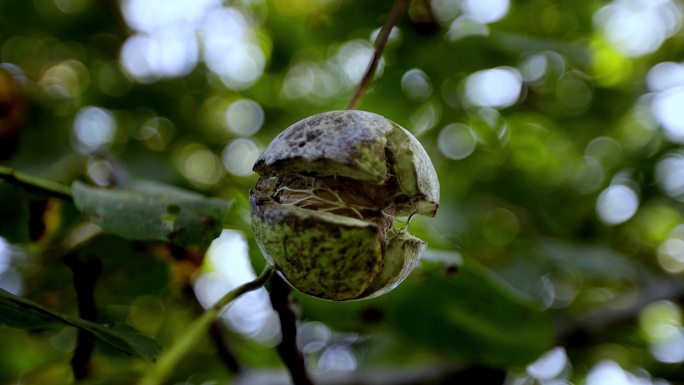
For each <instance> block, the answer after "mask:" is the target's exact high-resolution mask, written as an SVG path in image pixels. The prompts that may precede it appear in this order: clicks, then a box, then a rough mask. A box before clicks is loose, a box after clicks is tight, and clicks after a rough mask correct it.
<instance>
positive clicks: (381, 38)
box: [347, 0, 408, 110]
mask: <svg viewBox="0 0 684 385" xmlns="http://www.w3.org/2000/svg"><path fill="white" fill-rule="evenodd" d="M407 4H408V3H407V1H406V0H396V2H395V3H394V6H393V7H392V10H391V11H390V14H389V16H388V17H387V21H386V22H385V25H383V26H382V29H381V30H380V33H378V37H377V38H375V50H374V52H373V58H372V59H371V61H370V63H369V64H368V68H366V73H365V74H364V75H363V78H361V82H359V86H358V88H357V89H356V93H355V94H354V96H353V97H352V98H351V100H350V101H349V105H348V106H347V109H348V110H353V109H356V107H357V106H358V105H359V103H360V102H361V99H362V98H363V95H364V94H365V93H366V89H367V88H368V86H369V85H370V82H371V80H372V79H373V75H374V74H375V69H376V68H377V67H378V63H379V62H380V58H381V57H382V51H383V50H384V49H385V44H387V40H388V39H389V35H390V32H392V27H394V25H395V24H396V23H397V21H398V20H399V17H400V16H401V14H402V13H403V12H404V10H405V9H406V5H407Z"/></svg>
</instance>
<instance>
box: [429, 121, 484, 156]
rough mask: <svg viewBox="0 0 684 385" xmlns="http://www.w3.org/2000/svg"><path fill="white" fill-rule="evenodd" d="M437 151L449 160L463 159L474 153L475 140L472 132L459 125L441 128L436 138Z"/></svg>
mask: <svg viewBox="0 0 684 385" xmlns="http://www.w3.org/2000/svg"><path fill="white" fill-rule="evenodd" d="M437 143H438V145H439V149H440V150H441V151H442V154H444V156H446V157H447V158H450V159H456V160H459V159H464V158H467V157H468V156H469V155H470V154H472V153H473V151H475V147H476V146H477V139H475V134H474V133H473V130H472V129H471V128H470V127H468V126H466V125H465V124H461V123H452V124H449V125H447V126H446V127H444V128H442V131H440V133H439V138H438V142H437Z"/></svg>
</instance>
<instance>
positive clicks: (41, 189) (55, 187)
mask: <svg viewBox="0 0 684 385" xmlns="http://www.w3.org/2000/svg"><path fill="white" fill-rule="evenodd" d="M0 180H4V181H7V182H9V183H12V184H15V185H17V186H20V187H22V188H24V189H26V190H29V191H34V192H38V193H42V194H47V195H50V196H54V197H56V198H60V199H64V200H68V201H70V200H72V199H73V198H72V196H71V188H69V186H65V185H63V184H61V183H57V182H53V181H51V180H47V179H42V178H37V177H35V176H32V175H29V174H25V173H23V172H20V171H16V170H14V169H12V168H9V167H5V166H0Z"/></svg>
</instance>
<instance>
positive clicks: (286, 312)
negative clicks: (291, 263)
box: [269, 274, 313, 385]
mask: <svg viewBox="0 0 684 385" xmlns="http://www.w3.org/2000/svg"><path fill="white" fill-rule="evenodd" d="M291 292H292V289H291V288H290V286H288V284H287V283H285V281H284V280H283V279H282V278H280V276H279V275H277V274H276V275H274V276H273V278H272V279H271V290H270V294H269V295H270V298H271V304H272V306H273V310H275V311H276V312H277V313H278V317H279V318H280V334H281V335H282V339H281V341H280V343H279V344H278V347H277V348H276V349H277V350H278V354H279V355H280V359H281V360H282V361H283V363H284V364H285V366H286V367H287V370H288V371H289V372H290V377H291V378H292V382H293V383H294V384H295V385H313V381H311V377H310V376H309V373H308V372H307V371H306V365H305V364H304V357H303V356H302V353H301V352H300V351H299V348H298V347H297V317H296V315H295V312H294V311H293V310H292V301H291V298H290V293H291Z"/></svg>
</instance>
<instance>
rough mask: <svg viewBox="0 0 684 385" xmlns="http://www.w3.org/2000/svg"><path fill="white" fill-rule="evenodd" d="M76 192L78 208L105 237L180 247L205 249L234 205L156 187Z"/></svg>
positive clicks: (140, 184) (140, 185)
mask: <svg viewBox="0 0 684 385" xmlns="http://www.w3.org/2000/svg"><path fill="white" fill-rule="evenodd" d="M72 191H73V196H74V203H75V204H76V207H78V208H79V209H80V210H81V212H82V213H83V214H84V215H85V216H86V217H87V218H88V219H89V220H90V221H91V222H93V223H95V224H97V225H99V226H100V227H102V230H103V231H104V232H106V233H110V234H115V235H118V236H121V237H124V238H127V239H133V240H158V241H167V242H171V243H175V244H178V245H181V246H191V245H202V246H206V245H208V244H209V243H210V242H211V241H212V240H214V239H215V238H216V237H218V236H219V234H220V233H221V230H222V229H223V218H224V217H225V215H226V213H227V211H228V209H229V207H230V205H231V203H230V202H229V201H226V200H222V199H217V198H207V197H205V196H202V195H200V194H196V193H193V192H190V191H185V190H182V189H179V188H176V187H173V186H168V185H163V184H160V183H155V182H143V181H138V182H135V183H134V184H131V185H129V186H126V188H125V189H123V188H122V189H104V188H99V187H92V186H87V185H85V184H83V183H80V182H78V181H77V182H74V184H73V185H72Z"/></svg>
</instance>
